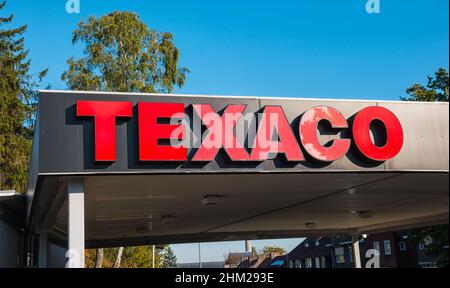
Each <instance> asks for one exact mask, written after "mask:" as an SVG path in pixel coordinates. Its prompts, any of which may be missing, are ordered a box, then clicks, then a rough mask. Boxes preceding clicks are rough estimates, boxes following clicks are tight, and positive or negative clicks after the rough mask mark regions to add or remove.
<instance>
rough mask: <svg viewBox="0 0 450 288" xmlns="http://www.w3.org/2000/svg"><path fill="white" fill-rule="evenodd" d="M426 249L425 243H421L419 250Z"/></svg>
mask: <svg viewBox="0 0 450 288" xmlns="http://www.w3.org/2000/svg"><path fill="white" fill-rule="evenodd" d="M424 248H425V244H424V243H423V241H420V242H419V250H420V251H422V250H423V249H424Z"/></svg>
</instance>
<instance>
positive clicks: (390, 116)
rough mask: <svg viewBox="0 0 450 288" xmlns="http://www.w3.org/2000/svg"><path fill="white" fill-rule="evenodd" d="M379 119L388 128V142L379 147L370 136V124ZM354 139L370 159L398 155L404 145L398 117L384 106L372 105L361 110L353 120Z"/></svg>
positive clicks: (383, 159) (378, 159) (389, 157)
mask: <svg viewBox="0 0 450 288" xmlns="http://www.w3.org/2000/svg"><path fill="white" fill-rule="evenodd" d="M375 120H379V121H381V122H382V123H383V125H384V128H385V129H386V139H385V140H386V143H385V144H384V145H383V146H381V147H378V146H377V145H375V144H374V142H373V141H372V139H371V137H370V125H371V123H372V122H373V121H375ZM353 139H354V141H355V144H356V146H357V147H358V149H359V151H361V153H362V154H363V155H364V156H366V157H367V158H369V159H372V160H375V161H386V160H389V159H391V158H393V157H394V156H395V155H397V154H398V153H399V152H400V150H401V149H402V145H403V130H402V125H401V124H400V121H399V120H398V119H397V117H396V116H395V115H394V113H392V112H391V111H389V110H388V109H386V108H384V107H379V106H371V107H367V108H364V109H362V110H361V111H359V112H358V113H357V114H356V116H355V119H354V121H353Z"/></svg>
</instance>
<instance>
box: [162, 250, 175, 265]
mask: <svg viewBox="0 0 450 288" xmlns="http://www.w3.org/2000/svg"><path fill="white" fill-rule="evenodd" d="M162 267H163V268H176V267H177V256H176V255H175V253H174V252H173V250H172V248H170V246H166V248H165V249H164V254H163V259H162Z"/></svg>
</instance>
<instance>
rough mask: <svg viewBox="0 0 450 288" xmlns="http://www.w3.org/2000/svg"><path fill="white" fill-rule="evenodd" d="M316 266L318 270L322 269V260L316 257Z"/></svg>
mask: <svg viewBox="0 0 450 288" xmlns="http://www.w3.org/2000/svg"><path fill="white" fill-rule="evenodd" d="M314 262H315V263H314V264H316V268H320V258H319V257H316V258H315V259H314Z"/></svg>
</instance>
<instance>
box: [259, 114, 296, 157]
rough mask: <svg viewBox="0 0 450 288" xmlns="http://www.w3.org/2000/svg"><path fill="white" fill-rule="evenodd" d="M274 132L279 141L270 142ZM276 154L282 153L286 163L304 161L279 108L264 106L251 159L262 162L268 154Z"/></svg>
mask: <svg viewBox="0 0 450 288" xmlns="http://www.w3.org/2000/svg"><path fill="white" fill-rule="evenodd" d="M275 131H277V134H278V138H279V141H273V140H272V136H273V135H274V132H275ZM278 153H284V154H285V155H286V159H287V160H288V161H302V160H304V158H303V154H302V152H301V151H300V147H298V143H297V140H296V139H295V136H294V134H293V133H292V129H291V126H289V123H288V121H287V119H286V116H285V115H284V113H283V110H282V109H281V107H279V106H266V107H265V108H264V110H263V113H262V117H261V121H260V122H259V127H258V132H257V134H256V139H255V145H254V148H253V149H252V153H251V159H252V160H254V161H262V160H266V159H268V157H269V154H278Z"/></svg>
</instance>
